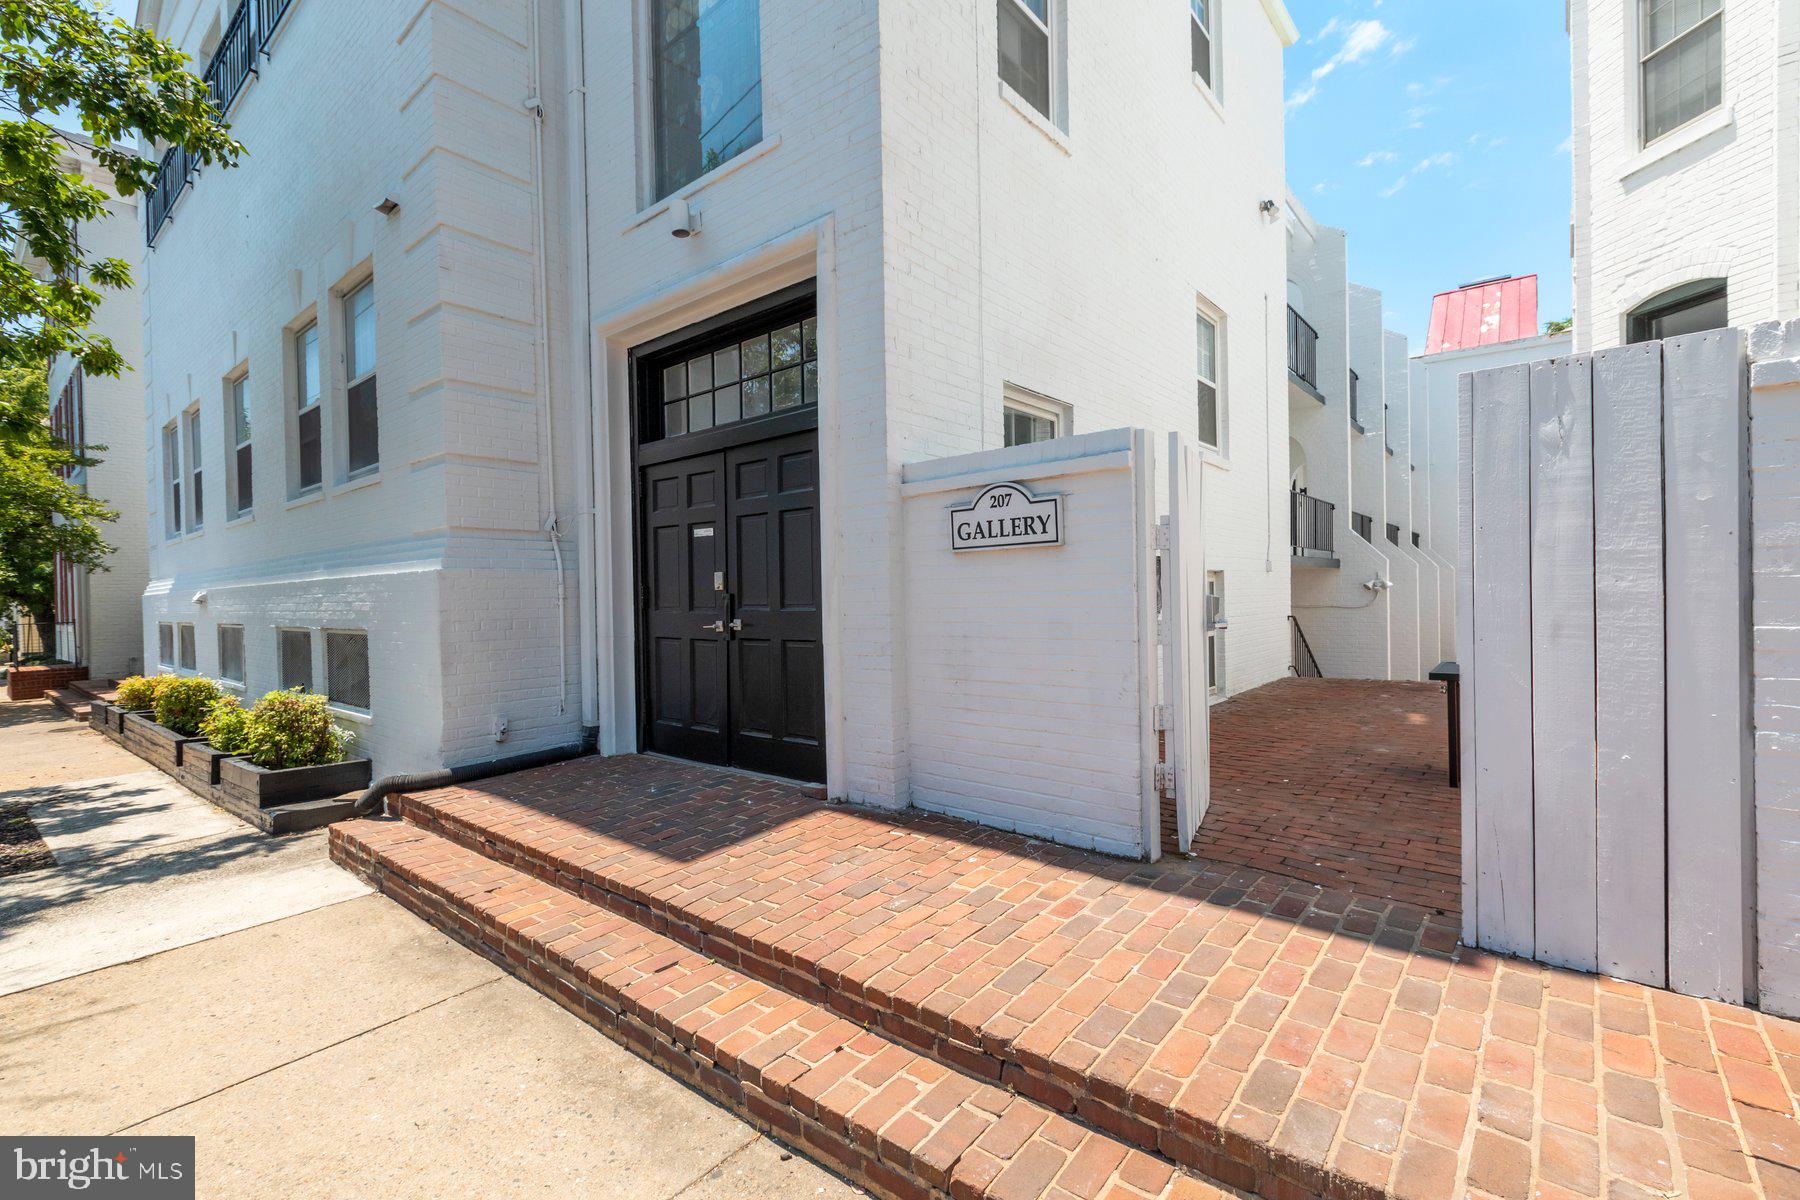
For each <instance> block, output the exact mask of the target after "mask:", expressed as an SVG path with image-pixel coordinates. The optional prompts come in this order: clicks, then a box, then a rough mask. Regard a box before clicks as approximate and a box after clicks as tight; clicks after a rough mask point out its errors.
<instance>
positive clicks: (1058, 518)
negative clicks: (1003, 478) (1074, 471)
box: [950, 483, 1063, 550]
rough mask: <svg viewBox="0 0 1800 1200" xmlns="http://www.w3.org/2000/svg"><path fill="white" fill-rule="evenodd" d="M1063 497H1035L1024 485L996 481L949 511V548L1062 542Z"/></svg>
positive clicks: (1007, 546) (983, 547) (1013, 547)
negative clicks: (962, 504) (964, 503)
mask: <svg viewBox="0 0 1800 1200" xmlns="http://www.w3.org/2000/svg"><path fill="white" fill-rule="evenodd" d="M1062 517H1063V498H1062V497H1061V496H1043V497H1038V496H1033V495H1032V494H1031V493H1030V492H1028V491H1026V490H1025V488H1024V486H1023V485H1022V484H1017V483H996V484H994V485H993V486H992V487H989V488H986V489H984V490H983V491H982V493H981V494H980V495H979V496H977V497H975V499H974V500H972V501H970V502H969V503H968V504H967V505H964V506H962V507H959V508H953V509H951V510H950V549H952V550H1012V549H1017V548H1018V547H1020V546H1060V545H1062V540H1063V534H1062V524H1063V523H1062Z"/></svg>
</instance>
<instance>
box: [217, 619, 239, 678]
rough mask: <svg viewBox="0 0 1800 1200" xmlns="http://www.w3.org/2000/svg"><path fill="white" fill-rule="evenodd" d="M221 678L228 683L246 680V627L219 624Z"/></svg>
mask: <svg viewBox="0 0 1800 1200" xmlns="http://www.w3.org/2000/svg"><path fill="white" fill-rule="evenodd" d="M219 678H220V679H223V680H224V681H225V682H227V683H236V684H240V685H241V684H242V683H243V682H244V627H243V626H242V625H221V626H219Z"/></svg>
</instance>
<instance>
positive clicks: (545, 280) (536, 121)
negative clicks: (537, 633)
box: [525, 0, 569, 716]
mask: <svg viewBox="0 0 1800 1200" xmlns="http://www.w3.org/2000/svg"><path fill="white" fill-rule="evenodd" d="M530 11H531V32H530V35H529V40H530V43H531V47H530V65H531V95H530V96H529V97H527V99H526V101H525V107H526V109H527V111H529V112H530V113H531V156H532V183H533V187H532V204H533V206H534V208H535V209H536V216H537V254H536V255H534V256H533V259H532V275H533V276H534V279H533V282H534V283H535V284H536V285H537V300H538V336H537V339H536V341H537V347H536V349H537V372H538V385H539V387H541V388H542V389H543V393H544V434H543V441H544V478H545V482H546V484H547V485H548V490H549V498H548V503H547V504H546V506H545V508H546V512H545V516H544V532H545V533H546V534H548V535H549V538H550V549H551V553H552V554H553V555H554V556H555V558H556V646H557V654H556V665H557V672H558V679H559V680H560V682H559V685H558V687H557V691H556V711H557V715H559V716H560V715H562V714H563V713H565V712H567V711H568V707H569V589H568V583H567V579H566V572H565V570H564V567H563V548H562V531H561V530H560V529H559V528H558V525H559V522H560V520H561V518H560V517H559V516H558V515H557V511H556V454H557V446H556V415H555V414H556V393H555V390H554V389H553V388H552V387H551V386H550V272H549V269H548V267H547V266H546V264H545V261H544V260H545V259H546V257H548V255H549V253H550V238H549V223H548V221H547V220H546V218H545V215H544V207H545V204H544V101H543V96H542V91H543V78H542V70H541V69H540V67H539V63H538V54H539V50H540V40H539V34H538V0H531V10H530Z"/></svg>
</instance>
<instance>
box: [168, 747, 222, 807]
mask: <svg viewBox="0 0 1800 1200" xmlns="http://www.w3.org/2000/svg"><path fill="white" fill-rule="evenodd" d="M230 757H231V756H230V755H229V754H227V753H225V751H223V750H214V749H213V748H212V747H211V746H209V745H207V744H206V743H205V742H189V743H187V744H186V745H184V746H183V747H182V748H181V769H180V770H179V771H177V772H176V778H177V779H180V780H181V782H182V783H184V784H186V785H187V786H188V788H189V789H190V790H192V791H196V792H199V793H200V794H201V795H203V796H213V797H216V796H218V795H219V791H220V789H219V767H220V765H221V764H222V763H224V762H225V760H226V759H228V758H230Z"/></svg>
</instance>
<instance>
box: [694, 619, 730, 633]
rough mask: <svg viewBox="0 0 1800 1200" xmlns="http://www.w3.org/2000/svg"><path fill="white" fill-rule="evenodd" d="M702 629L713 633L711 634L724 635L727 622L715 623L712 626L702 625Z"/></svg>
mask: <svg viewBox="0 0 1800 1200" xmlns="http://www.w3.org/2000/svg"><path fill="white" fill-rule="evenodd" d="M700 628H701V629H703V630H706V631H708V632H711V633H724V632H725V622H724V621H714V622H713V623H712V624H711V625H702V626H701V627H700Z"/></svg>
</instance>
